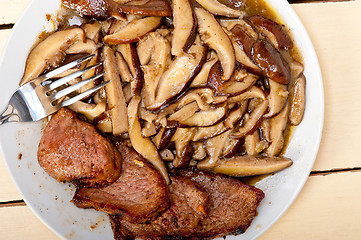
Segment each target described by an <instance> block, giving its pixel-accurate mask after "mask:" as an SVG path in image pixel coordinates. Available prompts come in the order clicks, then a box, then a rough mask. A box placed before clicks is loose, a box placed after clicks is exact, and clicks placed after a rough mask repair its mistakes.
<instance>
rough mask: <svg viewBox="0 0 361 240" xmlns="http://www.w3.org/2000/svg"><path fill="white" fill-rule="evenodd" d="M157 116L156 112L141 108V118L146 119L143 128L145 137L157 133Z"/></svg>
mask: <svg viewBox="0 0 361 240" xmlns="http://www.w3.org/2000/svg"><path fill="white" fill-rule="evenodd" d="M156 117H157V115H156V114H154V113H152V112H150V111H148V110H146V109H145V108H143V107H140V108H139V118H140V119H142V120H144V122H143V128H142V136H143V137H151V136H153V135H155V134H156V133H157V127H156V126H155V124H154V120H155V119H156Z"/></svg>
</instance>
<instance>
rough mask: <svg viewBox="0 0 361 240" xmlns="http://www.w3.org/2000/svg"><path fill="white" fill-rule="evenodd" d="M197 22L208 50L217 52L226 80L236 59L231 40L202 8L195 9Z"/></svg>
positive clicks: (223, 77)
mask: <svg viewBox="0 0 361 240" xmlns="http://www.w3.org/2000/svg"><path fill="white" fill-rule="evenodd" d="M194 11H195V14H196V16H197V20H198V31H199V34H200V36H201V38H202V40H203V42H205V43H206V44H207V45H208V46H209V47H210V48H212V49H214V50H215V51H216V52H217V55H218V57H219V60H220V62H221V64H222V69H223V76H222V79H223V80H228V79H229V78H230V77H231V75H232V74H233V70H234V68H235V65H236V57H235V55H234V49H233V45H232V42H231V40H230V39H229V37H228V35H227V34H226V33H225V32H224V30H223V28H222V27H221V25H219V23H218V22H217V20H216V19H215V18H214V16H213V15H212V14H210V13H209V12H207V11H206V10H204V9H203V8H195V10H194Z"/></svg>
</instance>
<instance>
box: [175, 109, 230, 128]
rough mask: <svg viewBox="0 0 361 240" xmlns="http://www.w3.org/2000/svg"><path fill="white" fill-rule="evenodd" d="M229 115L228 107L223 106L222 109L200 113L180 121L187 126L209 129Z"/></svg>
mask: <svg viewBox="0 0 361 240" xmlns="http://www.w3.org/2000/svg"><path fill="white" fill-rule="evenodd" d="M226 113H227V106H226V104H223V105H222V106H220V107H215V108H211V109H209V110H206V111H203V110H201V111H199V112H196V113H194V114H193V115H192V116H191V117H189V118H187V119H185V120H182V121H179V123H180V124H183V125H186V126H197V127H207V126H212V125H214V124H216V123H217V122H219V121H221V120H222V119H223V118H224V116H225V115H226Z"/></svg>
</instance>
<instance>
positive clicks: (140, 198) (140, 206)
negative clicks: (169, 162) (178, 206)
mask: <svg viewBox="0 0 361 240" xmlns="http://www.w3.org/2000/svg"><path fill="white" fill-rule="evenodd" d="M115 144H116V146H117V148H118V150H119V152H120V153H121V155H122V157H123V164H122V172H121V174H120V177H119V178H118V179H117V180H116V181H115V182H114V183H113V184H111V185H109V186H107V187H105V188H78V189H77V190H76V192H75V195H74V197H73V203H74V204H75V205H76V206H77V207H80V208H94V209H96V210H98V211H104V212H107V213H110V214H119V215H120V216H122V217H123V218H124V219H126V220H127V221H130V222H144V221H147V220H149V219H151V218H153V217H155V216H156V215H157V214H158V213H159V212H162V211H164V210H165V209H167V208H168V206H169V196H168V191H167V185H166V183H165V181H164V178H163V177H162V176H161V175H160V174H159V172H158V171H157V170H156V169H155V168H154V167H153V166H152V165H151V164H150V163H148V162H147V161H146V160H145V159H144V158H143V157H142V156H141V155H139V154H138V153H137V152H136V151H135V150H134V149H133V148H130V147H127V146H126V145H125V143H123V142H121V141H116V143H115Z"/></svg>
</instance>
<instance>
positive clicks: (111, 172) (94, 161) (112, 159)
mask: <svg viewBox="0 0 361 240" xmlns="http://www.w3.org/2000/svg"><path fill="white" fill-rule="evenodd" d="M38 161H39V164H40V166H41V167H42V168H43V169H44V170H45V171H46V172H47V173H48V174H49V175H50V176H52V177H53V178H55V179H57V180H58V181H67V182H74V183H76V184H77V185H86V186H105V185H108V184H111V183H112V182H114V181H115V180H116V179H117V178H118V177H119V175H120V170H121V161H122V157H121V155H120V153H119V152H118V150H117V149H116V147H115V146H114V144H112V143H111V142H110V141H109V140H108V139H106V138H105V137H103V136H102V135H100V134H99V133H98V132H97V130H96V129H95V127H94V126H92V125H91V124H89V123H86V122H84V121H82V120H80V119H78V118H77V116H76V114H75V113H74V112H72V111H71V110H69V109H67V108H62V109H60V110H59V111H58V112H57V113H56V114H55V115H54V116H53V117H52V118H51V120H50V121H49V123H48V124H47V126H46V128H45V130H44V134H43V136H42V138H41V140H40V144H39V148H38Z"/></svg>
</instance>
